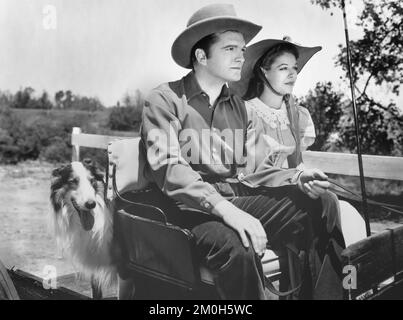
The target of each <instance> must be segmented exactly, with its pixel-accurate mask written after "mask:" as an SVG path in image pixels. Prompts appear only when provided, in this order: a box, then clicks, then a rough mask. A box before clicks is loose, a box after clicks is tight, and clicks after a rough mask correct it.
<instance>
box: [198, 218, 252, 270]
mask: <svg viewBox="0 0 403 320" xmlns="http://www.w3.org/2000/svg"><path fill="white" fill-rule="evenodd" d="M192 231H193V234H194V235H195V238H196V239H195V240H196V249H197V250H198V251H199V252H200V253H201V255H202V257H203V258H204V259H205V260H206V263H207V266H208V267H210V268H214V269H216V270H223V269H225V268H227V267H229V266H231V265H233V264H237V265H239V266H240V267H241V266H242V265H243V264H248V263H254V261H255V251H254V249H253V247H252V245H251V244H250V245H249V247H248V248H245V247H244V246H243V244H242V242H241V239H240V237H239V235H238V234H237V233H236V232H235V231H234V230H233V229H231V228H229V227H227V226H226V225H224V224H223V223H221V222H209V223H206V224H203V225H202V226H198V227H196V228H195V229H193V230H192Z"/></svg>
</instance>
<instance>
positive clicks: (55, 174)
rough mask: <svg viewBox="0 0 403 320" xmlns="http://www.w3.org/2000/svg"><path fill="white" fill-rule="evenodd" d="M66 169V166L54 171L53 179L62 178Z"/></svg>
mask: <svg viewBox="0 0 403 320" xmlns="http://www.w3.org/2000/svg"><path fill="white" fill-rule="evenodd" d="M65 167H66V166H61V167H60V168H56V169H54V170H53V171H52V177H54V178H58V177H60V176H61V175H62V172H63V169H64V168H65Z"/></svg>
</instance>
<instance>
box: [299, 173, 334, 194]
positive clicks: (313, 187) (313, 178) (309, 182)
mask: <svg viewBox="0 0 403 320" xmlns="http://www.w3.org/2000/svg"><path fill="white" fill-rule="evenodd" d="M327 178H328V177H327V175H326V174H324V173H323V171H322V170H319V169H306V170H304V171H303V172H302V173H301V175H300V176H299V181H298V187H299V189H300V190H301V191H302V192H304V193H306V194H307V195H308V196H309V197H310V198H312V199H318V198H319V197H320V195H321V194H323V193H326V192H327V190H328V189H329V187H330V183H329V181H327Z"/></svg>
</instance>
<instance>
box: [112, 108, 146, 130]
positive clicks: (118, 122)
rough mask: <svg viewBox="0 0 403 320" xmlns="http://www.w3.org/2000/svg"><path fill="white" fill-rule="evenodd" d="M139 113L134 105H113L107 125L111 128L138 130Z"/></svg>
mask: <svg viewBox="0 0 403 320" xmlns="http://www.w3.org/2000/svg"><path fill="white" fill-rule="evenodd" d="M140 123H141V113H140V112H139V110H138V109H136V108H134V107H113V108H112V111H111V113H110V115H109V122H108V126H109V128H110V129H111V130H119V131H136V132H138V131H139V128H140Z"/></svg>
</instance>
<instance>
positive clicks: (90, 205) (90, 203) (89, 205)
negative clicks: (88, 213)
mask: <svg viewBox="0 0 403 320" xmlns="http://www.w3.org/2000/svg"><path fill="white" fill-rule="evenodd" d="M95 206H96V203H95V201H94V200H88V201H87V202H86V203H85V207H86V208H87V209H94V208H95Z"/></svg>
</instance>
